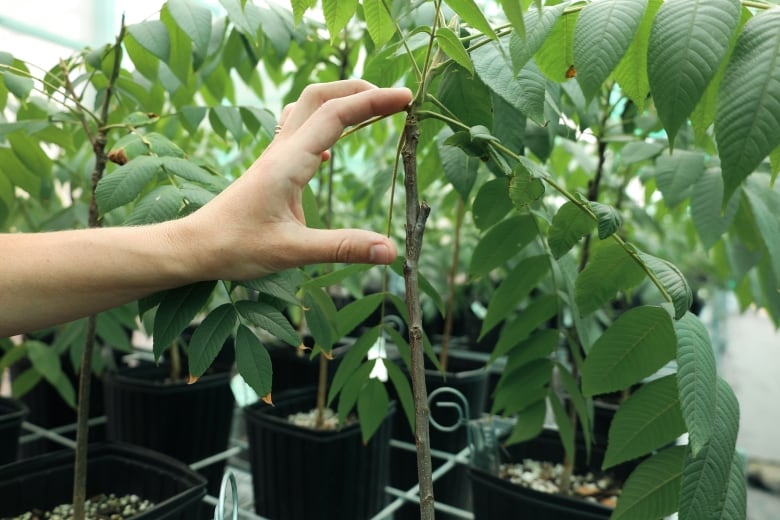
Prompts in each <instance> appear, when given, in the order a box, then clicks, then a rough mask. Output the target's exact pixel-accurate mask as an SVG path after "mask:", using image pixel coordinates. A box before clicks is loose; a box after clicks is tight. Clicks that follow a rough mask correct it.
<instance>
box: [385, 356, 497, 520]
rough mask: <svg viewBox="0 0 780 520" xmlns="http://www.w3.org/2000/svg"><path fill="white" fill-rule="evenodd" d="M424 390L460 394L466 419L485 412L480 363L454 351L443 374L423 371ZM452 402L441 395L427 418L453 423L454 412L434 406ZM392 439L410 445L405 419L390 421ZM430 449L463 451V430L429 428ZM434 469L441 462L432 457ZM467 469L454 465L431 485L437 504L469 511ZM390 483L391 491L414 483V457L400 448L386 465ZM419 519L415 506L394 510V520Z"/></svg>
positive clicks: (484, 375)
mask: <svg viewBox="0 0 780 520" xmlns="http://www.w3.org/2000/svg"><path fill="white" fill-rule="evenodd" d="M425 381H426V387H427V389H428V395H430V394H431V393H432V392H433V391H434V390H436V389H438V388H442V387H450V388H454V389H455V390H458V391H459V392H461V393H462V394H463V395H464V396H465V397H466V400H467V401H468V403H469V413H470V417H469V418H470V419H477V418H479V417H480V416H481V415H482V413H483V412H484V411H485V403H486V396H487V384H488V372H487V370H486V369H485V364H484V363H483V362H479V361H474V360H471V359H467V358H465V357H459V355H458V351H457V350H453V351H451V352H450V355H449V361H448V366H447V373H444V374H443V373H441V372H439V371H437V370H434V369H432V368H430V369H427V370H426V374H425ZM447 401H449V402H456V403H459V401H457V400H456V399H454V398H453V397H452V396H451V395H447V394H443V395H441V396H440V397H439V398H437V399H435V400H434V401H433V402H432V403H431V417H432V418H433V419H434V420H435V421H436V422H438V423H439V424H441V425H443V426H450V425H453V424H456V422H457V421H458V418H459V417H458V415H457V412H456V411H455V410H454V409H452V408H447V407H438V406H437V403H439V402H447ZM393 438H394V439H398V440H401V441H404V442H408V443H411V444H414V439H413V437H412V433H411V428H410V426H409V422H408V420H407V419H406V416H405V415H403V414H397V415H396V417H395V420H394V421H393ZM430 439H431V448H433V449H435V450H439V451H445V452H448V453H452V454H456V453H458V452H460V451H461V450H463V448H465V447H466V444H467V434H466V429H465V428H464V427H461V428H458V429H457V430H456V431H454V432H445V431H440V430H438V429H436V428H435V427H434V426H433V425H431V427H430ZM432 463H433V469H434V470H435V469H436V468H438V467H439V466H441V465H442V464H444V461H443V460H442V459H437V458H433V460H432ZM467 473H468V472H467V469H466V468H465V467H464V466H462V465H456V466H455V467H454V468H452V469H451V470H450V471H448V472H447V473H446V474H444V475H443V476H442V477H441V478H440V479H438V480H437V481H436V482H434V486H433V494H434V498H435V500H436V501H437V502H441V503H444V504H447V505H451V506H454V507H458V508H460V509H465V510H467V511H468V510H470V509H471V485H470V483H469V479H468V474H467ZM390 483H391V485H392V486H393V487H394V488H397V489H401V490H407V489H409V488H411V487H412V486H413V485H415V484H416V483H417V455H416V454H415V453H414V452H411V451H407V450H404V449H401V448H393V457H392V460H391V463H390ZM419 517H420V508H419V505H418V504H415V503H409V504H406V505H404V506H403V507H401V508H400V509H399V510H398V511H396V513H395V516H394V519H395V520H404V519H408V520H413V519H416V518H419ZM436 517H437V518H441V519H444V520H447V519H450V518H452V519H454V518H456V517H454V516H452V515H448V514H446V513H441V512H439V513H437V515H436Z"/></svg>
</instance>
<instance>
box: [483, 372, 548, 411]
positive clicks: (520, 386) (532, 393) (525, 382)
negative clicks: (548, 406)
mask: <svg viewBox="0 0 780 520" xmlns="http://www.w3.org/2000/svg"><path fill="white" fill-rule="evenodd" d="M552 369H553V364H552V361H550V360H549V359H534V360H533V361H530V362H528V363H525V364H523V365H520V366H517V367H512V369H511V370H509V371H504V372H503V373H502V375H501V379H499V380H498V383H497V384H496V389H495V394H494V399H493V413H501V414H502V415H506V416H509V415H514V414H516V413H518V412H520V411H522V410H524V409H526V408H527V407H529V406H531V405H533V404H534V403H536V402H537V401H539V400H543V399H544V397H545V395H546V394H547V392H548V386H549V384H550V380H551V378H552Z"/></svg>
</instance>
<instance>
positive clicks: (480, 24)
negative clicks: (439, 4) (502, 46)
mask: <svg viewBox="0 0 780 520" xmlns="http://www.w3.org/2000/svg"><path fill="white" fill-rule="evenodd" d="M447 5H449V6H450V7H451V8H452V10H453V11H455V12H456V13H457V14H458V16H460V17H461V18H462V19H463V21H464V22H466V23H467V24H469V25H471V26H472V27H473V28H474V29H476V30H478V31H479V32H481V33H482V34H484V35H485V36H488V37H490V38H492V39H494V40H495V39H497V38H498V37H497V36H496V33H495V32H494V31H493V28H492V27H490V23H489V22H488V21H487V19H486V18H485V15H484V14H483V13H482V9H480V8H479V6H478V5H477V3H476V2H475V1H474V0H447Z"/></svg>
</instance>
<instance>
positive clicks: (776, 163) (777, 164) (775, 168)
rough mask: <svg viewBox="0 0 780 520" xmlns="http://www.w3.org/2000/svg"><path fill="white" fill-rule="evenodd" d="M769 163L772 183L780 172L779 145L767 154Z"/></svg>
mask: <svg viewBox="0 0 780 520" xmlns="http://www.w3.org/2000/svg"><path fill="white" fill-rule="evenodd" d="M769 165H770V170H771V172H772V184H774V183H775V181H776V180H777V175H778V174H780V146H778V147H777V148H775V149H774V150H772V153H771V154H769Z"/></svg>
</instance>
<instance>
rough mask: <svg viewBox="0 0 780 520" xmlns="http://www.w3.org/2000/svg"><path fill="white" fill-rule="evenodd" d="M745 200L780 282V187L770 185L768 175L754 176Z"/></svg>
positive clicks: (748, 183) (746, 190) (748, 186)
mask: <svg viewBox="0 0 780 520" xmlns="http://www.w3.org/2000/svg"><path fill="white" fill-rule="evenodd" d="M744 194H745V199H747V201H748V204H749V206H750V212H751V213H752V215H753V219H754V221H755V225H756V227H757V228H758V231H759V233H760V234H761V238H762V240H763V243H764V247H766V250H767V252H768V253H769V261H770V263H771V266H772V271H773V272H774V275H775V278H776V279H778V280H780V240H778V237H780V220H778V219H777V208H778V207H780V186H778V185H774V186H770V185H769V176H768V175H763V174H762V175H753V176H752V177H751V178H750V179H749V180H748V182H747V183H746V185H745V189H744Z"/></svg>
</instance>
